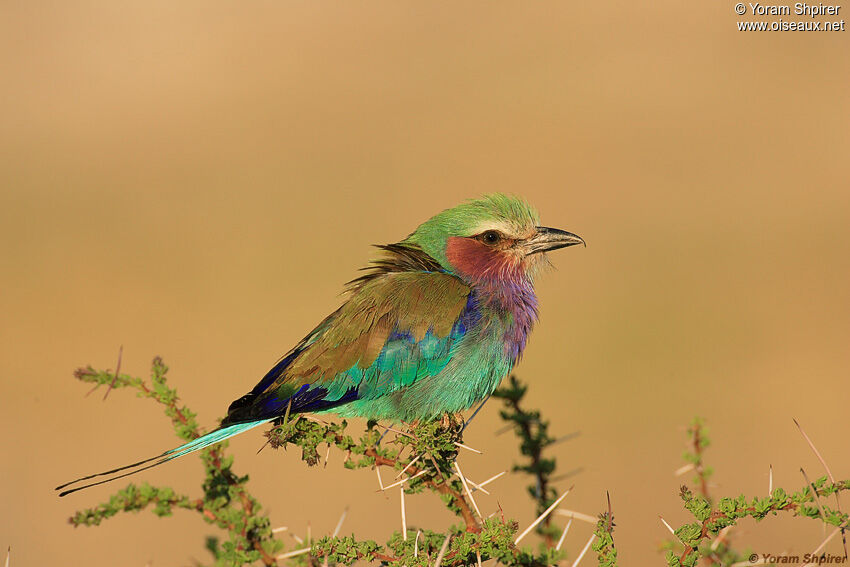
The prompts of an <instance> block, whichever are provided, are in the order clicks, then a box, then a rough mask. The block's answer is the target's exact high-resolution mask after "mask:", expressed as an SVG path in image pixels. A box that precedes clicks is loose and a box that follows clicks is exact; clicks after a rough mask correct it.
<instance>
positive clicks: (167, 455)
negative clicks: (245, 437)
mask: <svg viewBox="0 0 850 567" xmlns="http://www.w3.org/2000/svg"><path fill="white" fill-rule="evenodd" d="M269 421H271V419H261V420H258V421H248V422H245V423H234V424H233V425H228V426H226V427H222V428H220V429H216V430H215V431H210V432H209V433H207V434H206V435H203V436H201V437H198V438H197V439H193V440H191V441H189V442H188V443H184V444H183V445H180V446H179V447H176V448H174V449H171V450H170V451H166V452H164V453H160V454H159V455H156V456H154V457H151V458H149V459H145V460H143V461H139V462H137V463H133V464H130V465H125V466H123V467H118V468H117V469H112V470H109V471H104V472H100V473H97V474H90V475H88V476H83V477H80V478H78V479H76V480H72V481H71V482H66V483H65V484H63V485H60V486H57V487H56V490H62V489H63V488H66V487H68V486H71V485H72V484H76V483H78V482H82V481H84V480H90V479H93V478H97V477H99V476H109V475H113V474H115V473H118V472H121V471H127V470H128V469H134V470H129V471H128V472H125V473H122V474H119V475H116V476H112V477H110V478H107V479H104V480H99V481H97V482H91V483H89V484H84V485H83V486H78V487H76V488H71V489H68V490H62V492H60V493H59V496H67V495H68V494H71V493H72V492H77V491H78V490H83V489H84V488H90V487H92V486H97V485H99V484H105V483H107V482H112V481H113V480H117V479H119V478H124V477H125V476H130V475H133V474H136V473H138V472H142V471H144V470H147V469H150V468H153V467H156V466H158V465H161V464H164V463H167V462H168V461H173V460H174V459H177V458H179V457H183V456H185V455H188V454H190V453H194V452H195V451H200V450H201V449H205V448H207V447H209V446H210V445H215V444H216V443H220V442H222V441H224V440H225V439H229V438H230V437H233V436H234V435H239V434H240V433H243V432H245V431H248V430H249V429H253V428H254V427H257V426H258V425H262V424H264V423H268V422H269ZM151 461H154V462H153V463H151ZM147 463H151V464H147ZM141 465H146V466H141ZM137 467H140V468H137Z"/></svg>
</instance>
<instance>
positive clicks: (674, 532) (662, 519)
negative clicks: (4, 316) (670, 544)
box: [658, 516, 676, 535]
mask: <svg viewBox="0 0 850 567" xmlns="http://www.w3.org/2000/svg"><path fill="white" fill-rule="evenodd" d="M658 519H659V520H661V523H662V524H664V527H665V528H667V529H668V530H670V533H671V534H673V535H676V530H674V529H673V527H672V526H671V525H670V524H668V523H667V520H665V519H664V518H662V517H661V516H658Z"/></svg>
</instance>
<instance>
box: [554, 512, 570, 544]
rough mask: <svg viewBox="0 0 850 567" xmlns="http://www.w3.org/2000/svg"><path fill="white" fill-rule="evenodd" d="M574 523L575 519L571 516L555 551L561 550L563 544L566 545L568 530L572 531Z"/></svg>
mask: <svg viewBox="0 0 850 567" xmlns="http://www.w3.org/2000/svg"><path fill="white" fill-rule="evenodd" d="M571 525H573V519H572V518H570V519H569V521H568V522H567V525H566V527H565V528H564V533H562V534H561V539H559V540H558V545H557V546H556V547H555V551H561V546H562V545H564V538H565V537H567V532H568V531H570V526H571Z"/></svg>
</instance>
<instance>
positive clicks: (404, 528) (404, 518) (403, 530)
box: [398, 486, 407, 541]
mask: <svg viewBox="0 0 850 567" xmlns="http://www.w3.org/2000/svg"><path fill="white" fill-rule="evenodd" d="M398 491H399V494H401V535H402V537H404V541H407V514H406V513H405V512H404V487H403V486H402V487H399V489H398Z"/></svg>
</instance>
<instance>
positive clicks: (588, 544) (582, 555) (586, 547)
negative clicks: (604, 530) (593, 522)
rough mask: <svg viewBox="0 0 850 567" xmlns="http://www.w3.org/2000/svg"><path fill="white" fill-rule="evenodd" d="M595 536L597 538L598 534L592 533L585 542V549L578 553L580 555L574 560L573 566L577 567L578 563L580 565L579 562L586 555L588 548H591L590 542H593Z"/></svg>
mask: <svg viewBox="0 0 850 567" xmlns="http://www.w3.org/2000/svg"><path fill="white" fill-rule="evenodd" d="M594 538H596V534H593V535H591V536H590V539H589V540H587V543H586V544H585V546H584V549H582V550H581V553H579V554H578V557H576V560H575V561H573V565H572V567H576V565H578V562H579V561H581V560H582V558H583V557H584V554H585V553H587V550H588V549H590V544H591V543H593V540H594Z"/></svg>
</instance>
